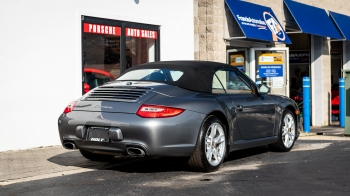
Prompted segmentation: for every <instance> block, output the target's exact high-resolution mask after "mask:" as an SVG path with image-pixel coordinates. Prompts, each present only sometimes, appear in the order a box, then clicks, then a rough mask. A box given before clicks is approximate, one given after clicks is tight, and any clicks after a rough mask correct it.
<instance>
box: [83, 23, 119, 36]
mask: <svg viewBox="0 0 350 196" xmlns="http://www.w3.org/2000/svg"><path fill="white" fill-rule="evenodd" d="M120 29H121V28H120V27H115V26H108V25H100V24H89V23H84V33H95V34H104V35H115V36H120V31H121V30H120Z"/></svg>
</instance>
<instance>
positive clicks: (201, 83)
mask: <svg viewBox="0 0 350 196" xmlns="http://www.w3.org/2000/svg"><path fill="white" fill-rule="evenodd" d="M161 68H163V69H170V70H178V71H182V72H183V73H184V74H183V75H182V76H181V77H180V79H179V80H177V81H173V82H169V84H171V85H175V86H178V87H181V88H184V89H188V90H192V91H198V92H207V93H211V89H212V81H213V74H214V73H215V71H217V70H219V69H223V68H230V69H236V70H237V71H239V70H238V69H237V68H235V67H233V66H230V65H228V64H224V63H218V62H210V61H158V62H153V63H145V64H141V65H138V66H135V67H132V68H130V69H128V70H126V72H125V73H127V72H130V71H133V70H139V69H161ZM164 83H167V82H164Z"/></svg>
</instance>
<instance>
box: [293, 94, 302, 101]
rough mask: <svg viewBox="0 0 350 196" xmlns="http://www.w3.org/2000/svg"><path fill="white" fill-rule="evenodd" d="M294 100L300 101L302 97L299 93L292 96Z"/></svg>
mask: <svg viewBox="0 0 350 196" xmlns="http://www.w3.org/2000/svg"><path fill="white" fill-rule="evenodd" d="M292 99H293V100H294V101H302V100H303V97H302V96H299V95H296V96H294V97H293V98H292Z"/></svg>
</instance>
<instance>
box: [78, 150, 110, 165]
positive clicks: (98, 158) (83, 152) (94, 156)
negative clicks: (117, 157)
mask: <svg viewBox="0 0 350 196" xmlns="http://www.w3.org/2000/svg"><path fill="white" fill-rule="evenodd" d="M79 151H80V153H81V155H83V156H84V157H85V158H87V159H90V160H91V161H99V162H108V161H111V160H113V158H114V156H113V155H106V154H94V153H92V152H90V151H87V150H82V149H79Z"/></svg>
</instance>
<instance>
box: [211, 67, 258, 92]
mask: <svg viewBox="0 0 350 196" xmlns="http://www.w3.org/2000/svg"><path fill="white" fill-rule="evenodd" d="M218 71H226V74H227V72H230V71H233V72H234V73H235V74H236V76H237V78H238V79H239V80H240V81H242V82H243V83H244V84H245V85H246V86H247V87H248V88H249V90H250V94H252V93H253V89H252V86H251V85H254V82H253V81H252V80H250V79H249V78H248V77H247V76H246V75H245V74H243V73H242V72H241V71H239V70H235V69H227V68H224V69H218V70H215V71H214V74H213V80H212V83H213V81H214V77H216V78H217V80H218V81H219V83H220V85H221V87H222V89H223V93H219V92H218V93H213V87H212V89H211V92H212V94H228V95H229V94H234V95H239V94H248V93H230V92H229V91H228V90H226V89H225V87H224V85H223V84H222V82H221V80H220V79H219V77H218V76H217V74H216V73H217V72H218ZM217 91H219V90H217Z"/></svg>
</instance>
